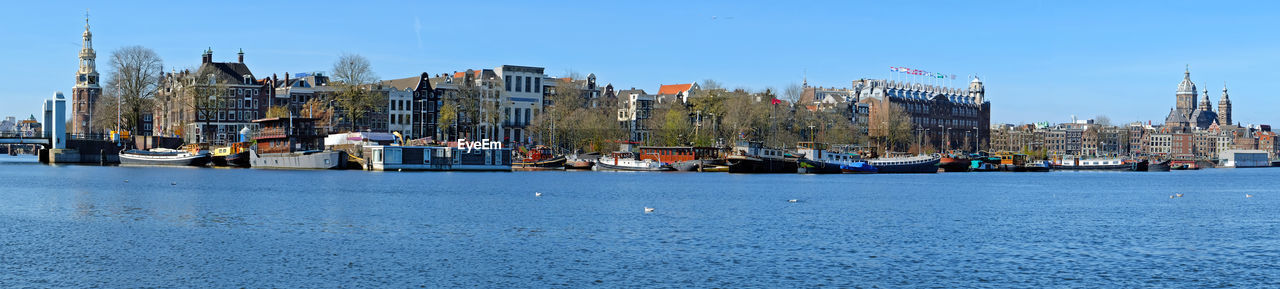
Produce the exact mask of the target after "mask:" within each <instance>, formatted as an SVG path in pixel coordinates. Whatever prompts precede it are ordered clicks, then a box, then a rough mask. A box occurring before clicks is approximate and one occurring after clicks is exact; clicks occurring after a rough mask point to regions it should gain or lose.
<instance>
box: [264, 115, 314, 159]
mask: <svg viewBox="0 0 1280 289" xmlns="http://www.w3.org/2000/svg"><path fill="white" fill-rule="evenodd" d="M316 120H317V119H315V118H303V117H291V118H278V117H277V118H264V119H257V120H254V121H253V122H254V123H257V124H258V126H259V127H260V128H261V129H259V130H258V134H257V135H255V136H254V137H253V140H255V141H257V142H258V147H257V150H258V153H290V152H297V151H309V150H323V149H324V143H323V140H324V136H321V135H320V134H319V133H318V132H317V130H316V126H315V123H316Z"/></svg>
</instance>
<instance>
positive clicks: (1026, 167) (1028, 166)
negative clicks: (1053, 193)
mask: <svg viewBox="0 0 1280 289" xmlns="http://www.w3.org/2000/svg"><path fill="white" fill-rule="evenodd" d="M1050 168H1052V165H1050V164H1049V162H1048V161H1028V162H1025V163H1023V164H1022V165H1020V166H1018V167H1017V168H1015V169H1014V171H1015V172H1048V171H1049V170H1050Z"/></svg>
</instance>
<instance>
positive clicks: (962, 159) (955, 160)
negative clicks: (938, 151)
mask: <svg viewBox="0 0 1280 289" xmlns="http://www.w3.org/2000/svg"><path fill="white" fill-rule="evenodd" d="M938 168H941V169H942V171H943V172H948V173H954V172H968V171H970V163H969V157H968V156H965V155H962V154H947V155H943V156H942V157H941V158H939V159H938Z"/></svg>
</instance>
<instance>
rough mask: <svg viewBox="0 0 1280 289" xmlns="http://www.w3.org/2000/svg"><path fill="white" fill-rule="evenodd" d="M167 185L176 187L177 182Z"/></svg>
mask: <svg viewBox="0 0 1280 289" xmlns="http://www.w3.org/2000/svg"><path fill="white" fill-rule="evenodd" d="M169 185H170V186H177V185H178V182H172V183H169Z"/></svg>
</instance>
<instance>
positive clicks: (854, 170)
mask: <svg viewBox="0 0 1280 289" xmlns="http://www.w3.org/2000/svg"><path fill="white" fill-rule="evenodd" d="M840 170H841V171H844V173H846V174H874V173H877V172H879V171H880V170H878V169H876V167H875V166H872V165H871V164H868V163H866V162H856V163H852V164H847V165H841V166H840Z"/></svg>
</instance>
